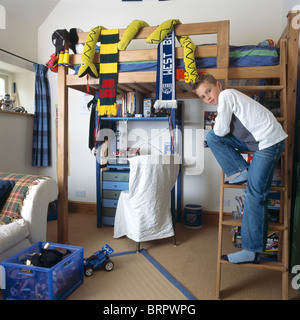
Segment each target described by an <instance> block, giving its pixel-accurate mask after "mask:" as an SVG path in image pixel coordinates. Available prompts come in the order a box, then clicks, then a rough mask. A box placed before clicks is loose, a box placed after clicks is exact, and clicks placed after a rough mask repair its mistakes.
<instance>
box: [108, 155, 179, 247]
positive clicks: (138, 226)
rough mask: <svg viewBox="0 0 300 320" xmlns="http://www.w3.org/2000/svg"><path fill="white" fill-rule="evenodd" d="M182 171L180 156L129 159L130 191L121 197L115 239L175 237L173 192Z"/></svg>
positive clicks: (140, 239)
mask: <svg viewBox="0 0 300 320" xmlns="http://www.w3.org/2000/svg"><path fill="white" fill-rule="evenodd" d="M178 172H179V157H178V156H177V155H142V156H137V157H134V158H132V159H130V173H129V190H128V191H122V192H121V194H120V197H119V201H118V206H117V210H116V215H115V223H114V236H113V237H114V238H119V237H122V236H127V237H128V238H130V239H132V240H134V241H136V242H138V243H139V242H142V241H149V240H154V239H161V238H167V237H172V236H174V235H175V234H174V229H173V222H172V216H171V210H170V200H171V190H172V188H173V186H174V185H175V182H176V178H177V176H178Z"/></svg>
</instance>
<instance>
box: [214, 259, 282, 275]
mask: <svg viewBox="0 0 300 320" xmlns="http://www.w3.org/2000/svg"><path fill="white" fill-rule="evenodd" d="M220 263H224V264H230V265H232V266H233V265H236V266H242V267H250V268H256V269H267V270H274V271H282V272H284V271H287V267H285V266H284V265H283V263H282V262H278V261H266V260H260V263H259V264H254V263H240V264H237V263H230V262H228V261H226V260H224V259H221V260H220Z"/></svg>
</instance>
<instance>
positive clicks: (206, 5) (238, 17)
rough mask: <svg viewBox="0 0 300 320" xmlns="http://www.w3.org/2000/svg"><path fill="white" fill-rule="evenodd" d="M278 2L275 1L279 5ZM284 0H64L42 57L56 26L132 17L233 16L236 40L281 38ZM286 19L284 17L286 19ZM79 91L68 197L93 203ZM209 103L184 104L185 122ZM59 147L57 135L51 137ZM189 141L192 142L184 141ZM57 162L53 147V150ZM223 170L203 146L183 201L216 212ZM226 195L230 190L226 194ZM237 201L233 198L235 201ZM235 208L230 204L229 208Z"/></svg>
mask: <svg viewBox="0 0 300 320" xmlns="http://www.w3.org/2000/svg"><path fill="white" fill-rule="evenodd" d="M275 2H276V5H275ZM283 3H284V1H283V0H278V1H274V0H264V1H262V0H252V1H248V0H247V1H246V0H241V1H234V0H226V1H224V0H211V1H201V0H171V1H163V2H152V1H146V2H132V3H131V2H121V0H97V1H92V0H84V1H83V0H82V1H80V0H72V1H68V0H61V2H60V3H59V4H58V5H57V7H56V8H55V9H54V11H53V12H52V13H51V15H50V16H49V17H48V19H47V20H46V21H45V22H44V23H43V25H42V26H41V27H40V28H39V30H38V44H39V46H38V60H39V61H45V62H46V61H47V60H48V59H49V57H50V55H51V54H52V53H53V52H54V46H53V45H52V42H51V35H52V33H53V32H54V31H55V30H57V29H64V28H65V29H67V30H69V29H70V28H74V27H76V28H81V29H82V30H84V31H89V30H90V29H91V28H92V27H95V26H98V25H102V26H105V27H106V28H126V26H127V25H128V24H129V23H130V22H131V21H133V20H136V19H139V20H145V21H146V22H148V24H149V25H152V26H153V25H159V24H160V23H162V22H163V21H165V20H168V19H171V18H178V19H180V20H181V22H182V23H192V22H206V21H217V20H227V19H228V20H230V43H231V44H234V45H243V44H257V43H258V42H260V41H262V40H264V39H267V38H271V39H274V40H277V39H278V38H279V36H280V35H281V32H282V25H284V23H285V18H283V16H284V17H285V16H286V13H287V11H288V10H287V9H288V8H287V7H286V6H285V7H284V10H285V11H286V12H285V13H284V14H283ZM283 20H284V21H283ZM49 79H50V85H51V101H52V117H53V121H52V124H53V128H52V129H53V132H54V130H55V128H54V125H55V121H54V116H55V104H56V103H57V74H54V73H52V72H49ZM80 99H81V94H80V93H79V92H77V91H74V90H69V110H70V111H69V114H70V119H69V123H70V125H69V127H70V128H69V132H70V136H69V141H70V177H69V199H70V200H75V201H87V202H95V201H96V194H95V183H96V179H95V158H94V156H93V155H91V153H90V150H89V149H88V129H89V116H88V115H83V114H80ZM209 108H210V107H205V106H204V105H202V104H201V102H200V101H199V100H187V101H185V104H184V114H185V120H184V121H185V125H186V126H189V127H192V128H202V126H203V112H204V110H205V109H207V110H210V109H209ZM52 143H53V150H55V138H53V139H52ZM186 143H188V142H186ZM53 160H54V161H55V152H53ZM41 172H43V174H49V175H52V176H55V175H56V168H55V166H53V168H48V169H43V170H41ZM219 181H220V170H219V167H218V165H217V163H216V161H215V159H214V158H213V156H212V155H211V152H210V151H209V150H208V149H207V150H205V163H204V172H203V174H201V175H197V176H184V179H183V189H184V192H183V195H184V203H185V204H187V203H198V204H201V205H203V206H204V209H205V210H210V211H217V210H218V206H217V205H216V199H218V198H219ZM76 189H86V190H87V192H86V198H76V197H75V190H76ZM225 197H226V195H225ZM231 202H232V204H234V200H232V201H231ZM231 210H232V208H228V211H231Z"/></svg>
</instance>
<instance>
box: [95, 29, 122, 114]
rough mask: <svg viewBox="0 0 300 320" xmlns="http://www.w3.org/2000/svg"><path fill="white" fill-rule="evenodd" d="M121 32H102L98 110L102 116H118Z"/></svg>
mask: <svg viewBox="0 0 300 320" xmlns="http://www.w3.org/2000/svg"><path fill="white" fill-rule="evenodd" d="M118 41H119V30H118V29H111V30H102V31H101V46H100V72H99V75H100V82H99V100H98V103H97V110H98V114H99V115H100V116H103V115H114V116H116V115H117V105H116V100H117V83H118Z"/></svg>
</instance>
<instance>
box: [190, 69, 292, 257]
mask: <svg viewBox="0 0 300 320" xmlns="http://www.w3.org/2000/svg"><path fill="white" fill-rule="evenodd" d="M193 88H194V90H195V92H196V94H197V95H198V96H199V98H201V99H202V100H203V101H204V102H205V103H207V104H210V105H217V117H216V120H215V121H216V122H215V125H214V128H213V130H211V131H209V132H208V134H207V144H208V146H209V147H210V149H211V151H212V153H213V154H214V156H215V158H216V159H217V161H218V163H219V164H220V166H221V167H222V169H223V171H224V172H225V174H226V175H227V176H231V175H233V174H236V173H240V174H239V175H238V176H237V177H236V178H235V179H233V180H231V181H229V182H228V183H231V184H242V183H245V182H247V194H246V198H245V203H244V211H243V219H242V227H241V237H242V248H243V250H241V251H239V252H236V253H232V254H228V255H225V256H223V258H224V259H225V260H227V261H229V262H231V263H259V255H258V253H259V252H263V251H264V250H265V247H266V241H267V231H268V207H267V195H268V193H269V190H270V187H271V183H272V178H273V174H274V170H275V168H276V166H277V163H278V160H279V159H280V157H281V154H282V152H283V150H284V140H285V139H286V137H287V134H286V133H285V132H284V130H283V129H282V126H281V125H280V123H278V121H277V120H276V118H275V117H274V115H273V114H272V113H271V112H270V111H269V110H268V109H266V108H265V107H264V106H262V105H261V104H259V103H258V102H257V101H255V100H253V99H252V98H250V97H248V96H247V95H245V94H243V93H241V92H239V91H237V90H234V89H225V90H223V89H222V85H221V83H220V82H219V81H217V80H216V79H215V78H214V77H213V76H212V75H210V74H203V75H201V76H200V77H199V79H198V80H197V81H196V82H195V84H194V86H193ZM238 150H240V151H253V152H254V154H253V160H252V162H251V164H249V163H247V162H246V161H245V159H244V158H243V156H242V155H241V154H240V153H239V152H238Z"/></svg>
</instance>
